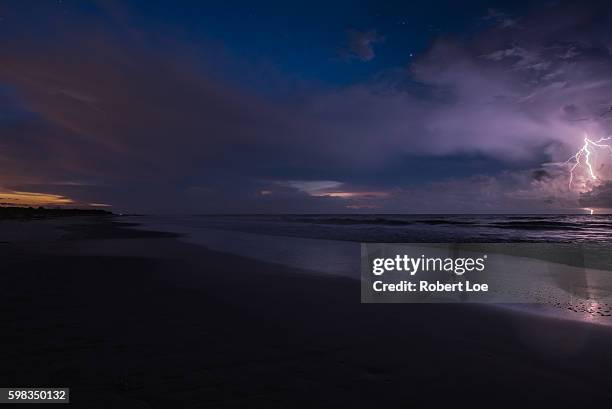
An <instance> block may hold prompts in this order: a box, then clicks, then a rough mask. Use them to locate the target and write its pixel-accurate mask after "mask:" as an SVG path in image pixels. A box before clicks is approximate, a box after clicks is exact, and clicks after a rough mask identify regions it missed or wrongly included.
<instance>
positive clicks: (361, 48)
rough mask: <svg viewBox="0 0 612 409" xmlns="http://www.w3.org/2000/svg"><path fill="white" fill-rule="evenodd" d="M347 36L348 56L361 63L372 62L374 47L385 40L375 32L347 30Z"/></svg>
mask: <svg viewBox="0 0 612 409" xmlns="http://www.w3.org/2000/svg"><path fill="white" fill-rule="evenodd" d="M347 36H348V50H349V53H350V55H351V56H352V57H355V58H358V59H360V60H361V61H371V60H373V59H374V57H376V53H375V52H374V45H375V44H378V43H382V42H384V40H385V38H384V37H383V36H381V35H380V34H378V32H377V31H376V30H367V31H358V30H349V31H348V32H347Z"/></svg>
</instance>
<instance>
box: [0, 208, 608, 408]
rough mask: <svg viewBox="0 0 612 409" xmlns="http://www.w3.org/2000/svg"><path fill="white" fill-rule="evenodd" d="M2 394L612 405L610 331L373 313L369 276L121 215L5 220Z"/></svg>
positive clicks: (418, 312) (469, 309)
mask: <svg viewBox="0 0 612 409" xmlns="http://www.w3.org/2000/svg"><path fill="white" fill-rule="evenodd" d="M0 242H2V243H1V244H0V252H1V254H2V260H3V272H2V281H1V283H2V284H1V285H0V295H1V297H2V301H1V305H2V309H1V310H2V314H1V315H0V328H1V329H0V336H1V338H2V349H1V352H0V362H2V365H1V366H0V384H2V385H5V386H24V387H25V386H66V387H70V388H71V405H72V407H83V408H167V407H168V408H170V407H171V408H196V407H197V408H200V407H201V408H332V407H333V408H336V407H339V406H341V407H358V408H370V407H387V408H400V407H401V408H404V407H415V406H416V407H438V408H439V407H442V406H443V405H446V404H452V405H460V406H461V405H463V404H469V405H470V406H472V407H488V408H499V407H532V406H536V405H537V406H541V407H572V406H576V405H584V404H596V403H599V404H602V403H606V402H609V401H610V399H612V390H610V388H609V385H610V384H611V382H612V348H610V345H612V329H611V328H609V327H607V326H603V325H593V324H590V323H586V322H578V321H570V320H562V319H555V318H550V317H542V316H538V315H535V314H528V313H524V312H521V311H512V310H508V309H500V308H492V307H484V306H480V305H459V304H453V305H435V304H432V305H415V304H410V305H409V304H361V303H360V296H359V295H360V285H359V282H358V281H356V280H351V279H348V278H343V277H333V276H329V275H324V274H320V273H317V272H310V271H299V270H295V269H290V268H287V267H283V266H280V265H275V264H271V263H264V262H261V261H255V260H252V259H248V258H242V257H239V256H236V255H227V254H223V253H219V252H213V251H210V250H207V249H206V248H204V247H201V246H197V245H193V244H188V243H185V242H182V241H180V240H178V238H177V237H176V235H173V234H171V233H163V232H148V231H141V230H137V229H135V228H134V226H130V225H129V224H124V223H120V219H117V218H113V217H81V218H78V217H75V218H63V219H51V220H34V221H2V222H0Z"/></svg>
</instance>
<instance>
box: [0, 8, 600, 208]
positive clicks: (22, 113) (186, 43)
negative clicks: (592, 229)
mask: <svg viewBox="0 0 612 409" xmlns="http://www.w3.org/2000/svg"><path fill="white" fill-rule="evenodd" d="M603 10H607V9H606V7H605V3H603V2H601V3H600V2H597V3H590V4H589V5H588V6H583V7H579V8H578V7H574V6H573V5H572V4H570V3H565V2H542V3H534V2H529V3H521V2H509V1H507V2H501V1H500V2H491V1H467V2H456V1H422V2H406V1H383V2H381V1H360V2H357V1H352V2H348V1H326V2H297V3H292V2H280V1H274V2H256V3H254V2H246V1H244V2H240V1H218V2H207V1H179V2H177V1H159V0H157V1H94V2H83V1H76V0H61V1H25V2H24V1H12V2H11V1H8V2H4V3H3V4H2V5H1V6H0V41H2V43H3V49H4V52H3V54H4V55H3V57H2V58H3V61H0V64H1V65H2V68H0V127H1V128H2V135H3V136H2V138H3V140H2V143H1V145H0V146H1V147H2V151H1V152H0V172H1V173H0V174H1V175H2V176H0V192H4V196H6V197H5V199H6V200H5V202H6V203H18V201H19V200H21V201H22V202H23V203H25V202H27V201H28V200H30V201H31V200H32V197H36V194H38V193H44V194H46V195H47V196H44V197H43V199H44V200H48V201H49V203H53V201H54V200H56V199H57V198H59V199H58V200H64V201H65V200H72V201H73V204H75V205H84V204H87V203H96V204H110V205H112V206H113V208H114V209H117V210H128V211H152V212H203V213H205V212H219V211H222V212H234V211H235V212H342V211H381V212H386V211H392V212H422V211H440V212H472V211H494V212H497V211H550V210H551V209H557V210H559V209H561V210H562V209H575V208H577V207H580V206H581V205H580V200H581V199H580V198H581V195H582V194H584V193H585V192H589V191H591V190H592V188H593V186H591V185H588V184H587V182H585V184H584V186H580V188H579V189H575V190H572V189H570V191H563V187H562V186H566V185H567V183H566V182H567V180H566V179H567V169H565V168H563V166H560V165H555V163H557V162H559V161H560V160H561V159H562V158H564V157H567V155H569V154H572V153H573V152H574V150H575V148H577V147H579V146H580V143H581V142H580V141H581V139H582V136H580V135H581V134H582V133H583V132H585V131H587V130H588V131H589V132H590V131H593V132H599V133H601V134H602V135H604V134H605V132H606V129H607V123H606V121H605V120H598V121H591V120H589V121H583V122H578V121H576V119H577V118H578V117H580V118H584V117H588V118H591V117H594V113H595V112H596V111H597V110H600V109H601V107H602V106H605V105H606V103H607V101H606V97H605V95H607V94H606V93H607V89H606V87H607V81H608V78H607V75H608V74H606V73H604V70H603V69H602V68H601V67H605V66H606V64H608V58H609V52H612V51H608V47H609V50H612V42H610V41H609V40H610V38H611V36H610V35H609V29H608V28H607V27H609V23H610V18H609V12H604V11H603ZM597 67H600V68H597ZM596 81H599V82H597V83H596V84H595V85H593V83H594V82H596ZM585 90H588V91H585ZM580 118H578V119H580ZM602 166H603V163H602ZM534 174H537V175H540V176H541V175H546V177H544V178H542V177H540V176H538V178H534V177H533V175H534ZM565 189H566V190H567V188H565ZM19 192H21V193H19ZM19 194H22V195H24V196H23V197H22V198H19ZM28 195H29V196H28ZM9 199H10V200H9ZM43 199H41V200H43ZM36 203H39V202H36Z"/></svg>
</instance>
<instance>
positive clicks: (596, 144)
mask: <svg viewBox="0 0 612 409" xmlns="http://www.w3.org/2000/svg"><path fill="white" fill-rule="evenodd" d="M611 139H612V136H609V137H607V138H600V139H599V140H597V141H593V140H592V139H589V136H588V135H586V134H585V136H584V144H583V145H582V147H581V148H580V149H579V150H578V152H576V153H575V154H574V155H572V156H571V157H570V158H569V159H568V160H567V161H565V163H570V162H572V161H573V163H574V165H573V166H572V167H571V168H570V177H569V185H568V187H569V189H571V188H572V183H573V182H574V171H575V170H576V168H578V166H580V165H583V164H584V166H585V167H586V169H587V173H588V175H589V176H590V177H591V179H592V180H597V175H596V174H595V171H594V170H593V164H592V163H591V155H592V153H593V151H592V149H594V148H605V149H608V150H609V151H610V153H612V146H610V145H607V144H604V143H602V142H606V141H609V140H611Z"/></svg>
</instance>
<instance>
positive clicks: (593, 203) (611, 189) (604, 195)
mask: <svg viewBox="0 0 612 409" xmlns="http://www.w3.org/2000/svg"><path fill="white" fill-rule="evenodd" d="M580 204H581V205H582V206H583V207H589V208H595V209H597V208H599V209H612V182H610V181H607V182H605V183H603V184H601V185H599V186H596V187H594V188H593V189H592V190H591V191H588V192H585V193H583V194H582V195H581V197H580Z"/></svg>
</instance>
